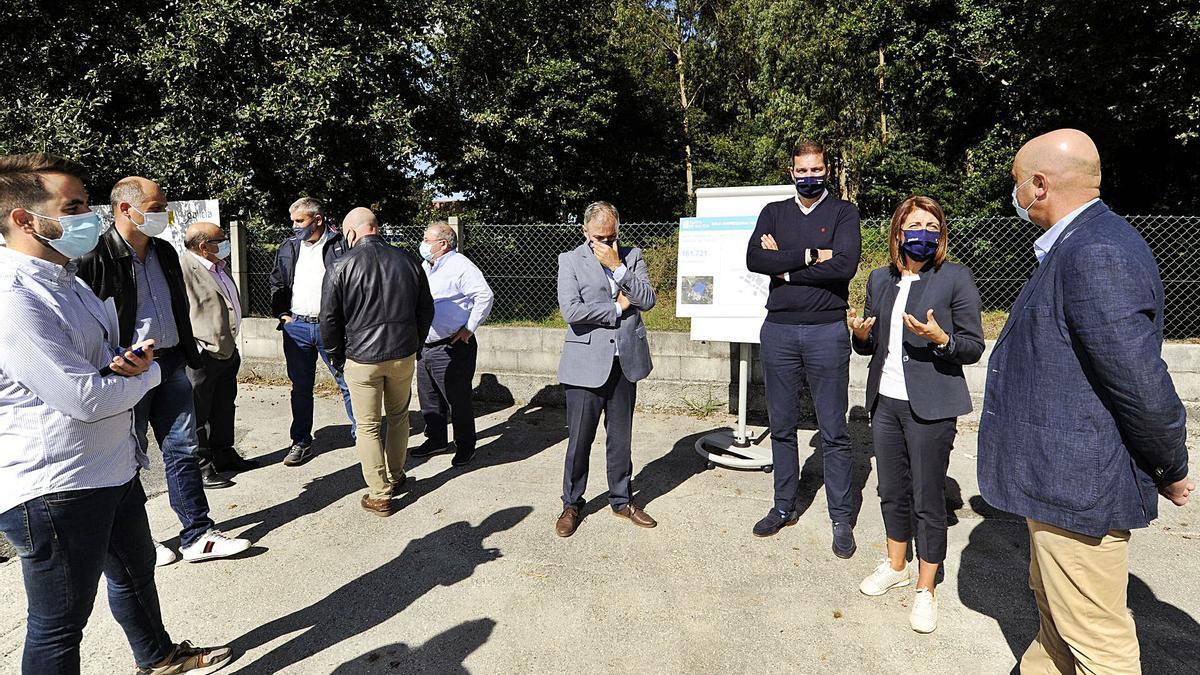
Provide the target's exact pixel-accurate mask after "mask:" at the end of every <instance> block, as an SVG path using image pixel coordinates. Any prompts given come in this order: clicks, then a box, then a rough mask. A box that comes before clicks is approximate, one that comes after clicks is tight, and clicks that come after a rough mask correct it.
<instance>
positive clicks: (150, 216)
mask: <svg viewBox="0 0 1200 675" xmlns="http://www.w3.org/2000/svg"><path fill="white" fill-rule="evenodd" d="M129 208H131V209H133V210H134V211H137V212H138V214H140V215H141V216H142V224H141V225H138V226H137V227H138V229H139V230H141V231H142V234H144V235H146V236H147V237H157V236H158V235H160V234H162V233H163V232H165V231H166V229H167V227H169V226H170V225H171V221H172V220H173V218H171V212H170V211H152V212H150V213H145V212H143V211H142V210H140V209H138V208H137V207H136V206H134V205H132V204H130V205H129Z"/></svg>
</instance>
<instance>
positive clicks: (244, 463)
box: [213, 451, 261, 471]
mask: <svg viewBox="0 0 1200 675" xmlns="http://www.w3.org/2000/svg"><path fill="white" fill-rule="evenodd" d="M213 466H214V467H216V469H217V471H250V470H253V469H257V468H258V467H259V466H261V464H259V463H258V461H257V460H253V459H246V458H245V457H242V456H241V455H239V454H237V452H233V451H230V452H228V453H225V454H222V455H221V456H220V457H218V458H217V459H216V460H214V461H213Z"/></svg>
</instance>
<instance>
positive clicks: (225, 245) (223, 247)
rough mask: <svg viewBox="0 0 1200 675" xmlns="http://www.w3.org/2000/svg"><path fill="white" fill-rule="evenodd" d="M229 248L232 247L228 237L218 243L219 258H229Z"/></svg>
mask: <svg viewBox="0 0 1200 675" xmlns="http://www.w3.org/2000/svg"><path fill="white" fill-rule="evenodd" d="M229 250H230V249H229V240H228V239H226V240H225V241H223V242H221V243H219V244H217V258H218V259H220V260H225V259H227V258H229Z"/></svg>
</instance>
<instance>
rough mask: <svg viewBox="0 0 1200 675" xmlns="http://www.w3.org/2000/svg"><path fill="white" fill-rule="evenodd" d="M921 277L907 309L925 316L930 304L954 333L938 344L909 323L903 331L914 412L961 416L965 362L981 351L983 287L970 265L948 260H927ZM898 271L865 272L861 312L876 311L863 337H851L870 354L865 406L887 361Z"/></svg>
mask: <svg viewBox="0 0 1200 675" xmlns="http://www.w3.org/2000/svg"><path fill="white" fill-rule="evenodd" d="M920 276H921V278H920V279H919V280H917V281H914V282H912V288H910V289H909V291H908V301H907V302H906V303H905V305H904V311H905V312H907V313H909V314H912V315H913V316H914V317H916V318H917V320H918V321H920V322H922V323H924V322H925V321H926V317H927V314H928V312H929V310H931V309H932V310H933V317H934V319H935V320H936V321H937V322H938V325H939V326H941V327H942V330H944V331H946V332H947V333H948V334H949V335H950V344H948V345H946V348H945V349H938V348H937V347H935V346H934V345H933V343H931V342H930V341H929V340H926V339H925V338H922V337H921V336H919V335H917V334H916V333H914V332H912V331H910V330H909V329H908V328H904V327H902V330H903V331H904V344H903V347H902V351H901V360H902V362H903V366H904V383H905V385H906V386H907V388H908V392H909V395H908V398H909V406H910V407H911V408H912V411H913V414H914V415H916V416H917V417H919V418H921V419H925V420H940V419H946V418H949V417H958V416H959V415H965V414H967V413H969V412H971V393H970V392H969V391H968V390H967V380H966V378H964V377H963V370H962V367H963V366H968V365H971V364H972V363H976V362H978V361H979V358H980V357H981V356H983V321H982V319H981V318H980V316H979V311H980V302H979V290H978V289H977V288H976V287H975V279H974V278H972V276H971V270H969V269H967V268H966V267H963V266H962V265H959V264H956V263H952V262H947V263H943V264H942V266H941V267H940V268H935V267H934V266H933V264H932V263H930V264H927V265H926V266H925V268H924V269H922V270H921V272H920ZM899 282H900V274H899V271H898V270H896V269H895V268H894V267H893V266H891V265H888V266H887V267H880V268H879V269H876V270H872V271H871V276H870V277H868V278H867V304H866V307H865V308H864V310H863V318H864V319H865V318H867V317H871V316H874V317H875V325H874V326H872V327H871V332H870V333H869V334H868V335H867V339H866V341H865V342H859V341H858V340H857V339H855V340H853V341H852V344H853V345H854V351H856V352H858V353H859V354H863V355H869V356H871V365H870V367H869V370H868V373H867V402H866V405H867V410H870V411H874V410H875V398H876V397H877V396H878V395H879V380H880V378H881V376H882V373H883V362H884V360H885V359H887V355H888V349H889V348H890V347H891V338H892V332H891V321H892V306H893V305H895V304H896V295H897V294H898V293H899V292H900V289H899V288H897V287H896V284H898V283H899Z"/></svg>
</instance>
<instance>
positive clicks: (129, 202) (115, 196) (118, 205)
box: [109, 176, 167, 245]
mask: <svg viewBox="0 0 1200 675" xmlns="http://www.w3.org/2000/svg"><path fill="white" fill-rule="evenodd" d="M109 203H110V204H112V210H113V222H114V223H115V225H116V228H117V231H119V232H120V233H121V235H122V236H124V237H125V241H128V242H129V243H131V244H135V245H137V244H139V243H144V242H145V241H147V239H146V236H145V235H144V234H142V233H141V231H139V230H138V225H140V224H141V223H142V222H144V220H145V217H144V216H143V215H142V214H145V213H156V212H160V211H166V210H167V196H166V195H165V194H164V193H163V190H162V188H161V187H159V185H158V183H155V182H154V181H152V180H150V179H148V178H142V177H141V176H129V177H126V178H122V179H121V180H119V181H117V184H116V185H114V186H113V189H112V192H110V193H109Z"/></svg>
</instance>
